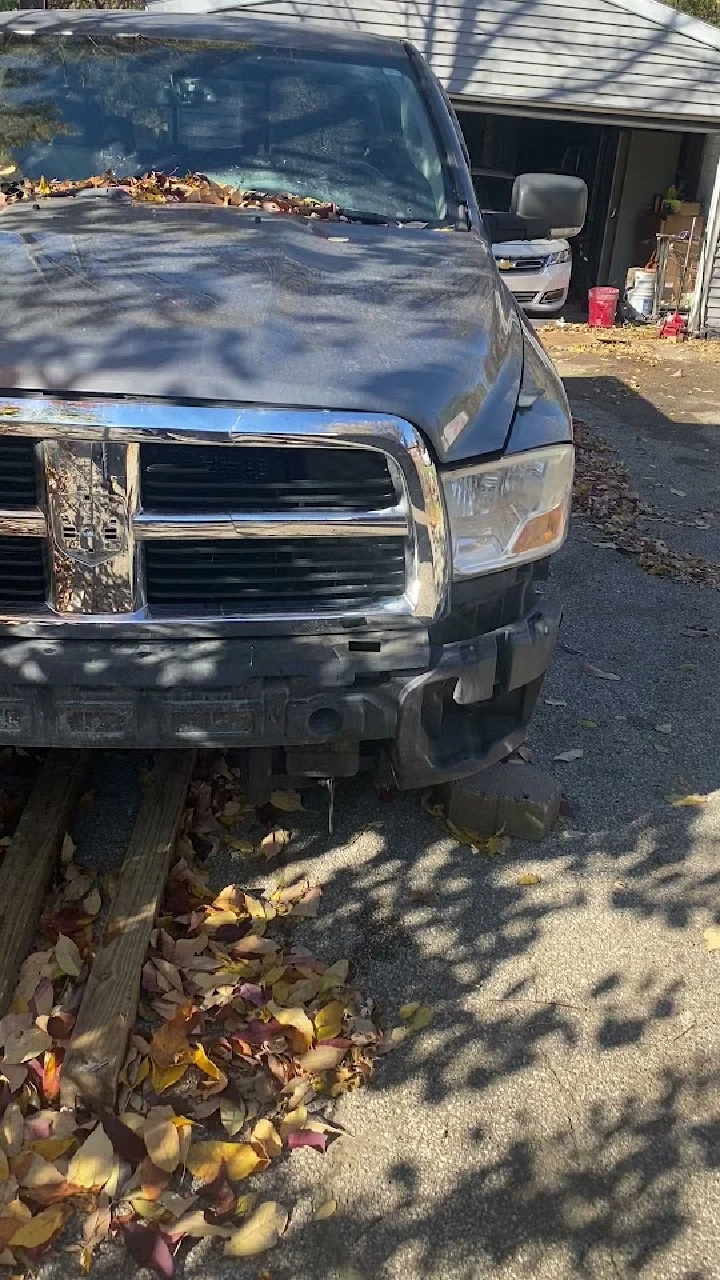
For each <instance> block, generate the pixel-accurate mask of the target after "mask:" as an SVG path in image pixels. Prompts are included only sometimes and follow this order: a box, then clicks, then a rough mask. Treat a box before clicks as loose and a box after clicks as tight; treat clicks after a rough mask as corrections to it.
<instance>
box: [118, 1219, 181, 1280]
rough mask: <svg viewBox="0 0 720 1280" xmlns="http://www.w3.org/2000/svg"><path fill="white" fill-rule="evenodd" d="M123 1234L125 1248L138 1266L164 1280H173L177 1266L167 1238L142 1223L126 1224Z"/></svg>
mask: <svg viewBox="0 0 720 1280" xmlns="http://www.w3.org/2000/svg"><path fill="white" fill-rule="evenodd" d="M122 1233H123V1238H124V1240H125V1247H126V1249H127V1251H128V1253H129V1254H130V1256H131V1258H134V1260H135V1262H137V1264H138V1266H140V1267H148V1268H149V1269H150V1270H151V1271H154V1272H155V1274H156V1275H158V1276H161V1277H162V1280H172V1276H173V1275H174V1274H175V1265H174V1263H173V1257H172V1254H171V1252H170V1248H169V1246H168V1242H167V1239H166V1237H165V1236H163V1235H161V1234H160V1232H159V1231H153V1230H152V1229H151V1228H150V1227H146V1226H144V1225H143V1224H142V1222H126V1223H124V1225H123V1228H122Z"/></svg>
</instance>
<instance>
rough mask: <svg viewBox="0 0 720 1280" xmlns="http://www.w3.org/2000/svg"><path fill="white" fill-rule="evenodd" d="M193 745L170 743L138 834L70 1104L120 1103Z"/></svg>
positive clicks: (111, 919) (105, 945)
mask: <svg viewBox="0 0 720 1280" xmlns="http://www.w3.org/2000/svg"><path fill="white" fill-rule="evenodd" d="M194 754H195V753H194V752H193V751H163V752H160V753H158V755H157V756H156V758H155V767H154V769H153V771H152V775H151V777H150V781H149V783H148V787H147V791H146V794H145V798H144V800H143V802H142V805H141V806H140V812H139V814H138V817H137V821H136V823H135V827H134V829H133V833H132V835H131V837H130V843H129V845H128V848H127V853H126V854H125V860H124V862H123V865H122V869H121V871H120V878H119V882H118V886H117V890H116V892H115V897H114V899H113V902H112V906H111V908H110V914H109V916H108V920H107V924H106V926H105V932H104V935H103V939H102V942H101V944H100V947H99V949H98V951H97V954H96V956H95V959H94V961H93V966H92V969H91V971H90V977H89V979H88V984H87V987H86V988H85V995H84V996H83V1001H82V1004H81V1006H80V1012H79V1013H78V1018H77V1022H76V1023H75V1029H74V1031H73V1035H72V1039H71V1041H70V1047H69V1049H68V1052H67V1053H66V1055H65V1061H64V1063H63V1069H62V1093H61V1099H62V1102H63V1104H65V1105H72V1104H73V1102H74V1100H75V1099H76V1097H77V1095H78V1094H80V1095H81V1096H82V1098H83V1100H84V1101H85V1102H86V1103H87V1105H88V1106H90V1107H92V1108H95V1109H101V1108H104V1107H112V1106H113V1105H114V1102H115V1094H116V1092H117V1085H118V1076H119V1074H120V1071H121V1069H122V1065H123V1062H124V1061H125V1055H126V1052H127V1045H128V1037H129V1034H130V1031H131V1029H132V1026H133V1024H134V1022H135V1016H136V1013H137V1004H138V998H139V995H140V978H141V973H142V965H143V962H144V959H145V952H146V951H147V947H148V943H149V940H150V934H151V932H152V928H153V924H154V921H155V916H156V914H157V910H158V906H159V904H160V900H161V898H162V893H163V889H164V887H165V881H166V879H167V874H168V870H169V868H170V860H171V857H172V853H173V849H174V847H175V840H176V837H177V833H178V828H179V826H180V821H181V819H182V816H183V811H184V808H185V798H186V795H187V789H188V785H189V783H190V776H191V773H192V768H193V763H194Z"/></svg>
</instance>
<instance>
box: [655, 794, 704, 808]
mask: <svg viewBox="0 0 720 1280" xmlns="http://www.w3.org/2000/svg"><path fill="white" fill-rule="evenodd" d="M708 798H709V797H708V796H699V795H696V794H695V793H692V794H691V795H687V796H681V795H676V794H675V793H674V792H673V793H672V794H671V795H669V796H666V797H665V799H666V800H667V802H668V804H671V805H672V807H673V809H694V808H699V807H700V806H701V805H703V804H707V802H708Z"/></svg>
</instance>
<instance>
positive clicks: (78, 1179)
mask: <svg viewBox="0 0 720 1280" xmlns="http://www.w3.org/2000/svg"><path fill="white" fill-rule="evenodd" d="M114 1167H115V1155H114V1152H113V1146H112V1142H111V1141H110V1139H109V1138H108V1136H107V1134H106V1132H105V1130H104V1129H103V1127H102V1125H101V1124H97V1125H96V1126H95V1128H94V1129H93V1131H92V1133H91V1134H90V1136H89V1137H87V1138H86V1139H85V1141H84V1142H83V1144H82V1146H81V1147H79V1148H78V1150H77V1151H76V1152H75V1155H74V1156H73V1157H72V1160H71V1161H70V1164H69V1165H68V1171H67V1180H68V1182H69V1183H71V1184H72V1186H74V1187H86V1188H87V1189H88V1191H90V1190H92V1189H93V1188H96V1187H103V1186H104V1185H105V1183H106V1182H107V1181H108V1178H110V1176H111V1175H112V1173H113V1170H114Z"/></svg>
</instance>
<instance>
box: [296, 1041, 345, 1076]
mask: <svg viewBox="0 0 720 1280" xmlns="http://www.w3.org/2000/svg"><path fill="white" fill-rule="evenodd" d="M345 1052H346V1051H345V1049H337V1048H335V1047H334V1046H333V1045H327V1044H321V1045H318V1046H317V1048H316V1049H311V1050H310V1051H309V1053H304V1054H303V1056H302V1058H300V1060H299V1061H300V1068H301V1070H302V1071H306V1072H307V1073H308V1075H316V1074H318V1073H319V1072H322V1071H332V1070H333V1069H334V1068H335V1067H336V1066H337V1065H338V1063H339V1062H342V1060H343V1058H344V1057H345Z"/></svg>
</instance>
